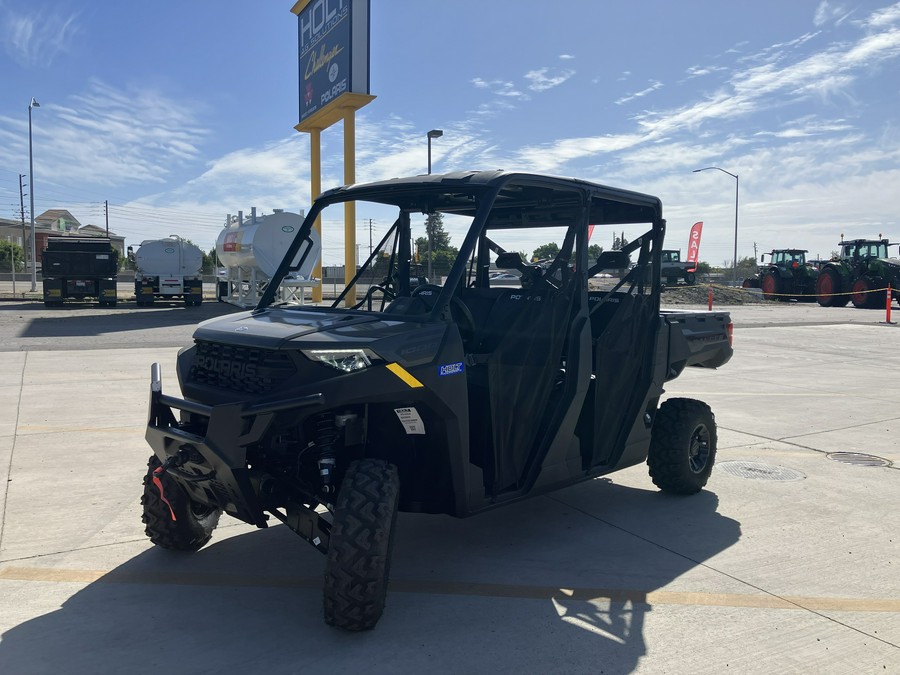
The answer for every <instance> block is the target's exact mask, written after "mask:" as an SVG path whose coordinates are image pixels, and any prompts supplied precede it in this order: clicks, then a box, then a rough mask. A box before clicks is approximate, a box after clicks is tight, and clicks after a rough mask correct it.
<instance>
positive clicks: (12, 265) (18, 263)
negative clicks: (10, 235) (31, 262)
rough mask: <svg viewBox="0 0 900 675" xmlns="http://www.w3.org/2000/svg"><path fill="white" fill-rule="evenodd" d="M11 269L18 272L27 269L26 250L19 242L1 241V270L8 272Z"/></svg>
mask: <svg viewBox="0 0 900 675" xmlns="http://www.w3.org/2000/svg"><path fill="white" fill-rule="evenodd" d="M11 269H15V270H16V272H21V271H22V270H23V269H25V251H24V250H23V249H22V247H21V246H19V245H18V244H13V243H12V242H10V241H0V272H3V273H6V272H9V271H10V270H11Z"/></svg>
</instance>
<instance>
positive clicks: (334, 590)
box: [324, 459, 400, 631]
mask: <svg viewBox="0 0 900 675" xmlns="http://www.w3.org/2000/svg"><path fill="white" fill-rule="evenodd" d="M399 497H400V476H399V474H398V472H397V467H396V466H394V465H393V464H390V463H388V462H386V461H384V460H380V459H361V460H358V461H355V462H353V463H352V464H350V466H349V468H348V469H347V473H346V475H345V476H344V480H343V481H342V482H341V487H340V490H339V492H338V496H337V503H336V505H335V509H334V524H333V525H332V528H331V540H330V543H329V545H328V558H327V561H326V563H325V595H324V609H325V622H326V623H327V624H328V625H330V626H335V627H337V628H343V629H344V630H349V631H362V630H371V629H372V628H374V627H375V624H376V623H378V619H380V618H381V614H382V613H383V612H384V603H385V598H386V596H387V586H388V577H389V572H390V565H391V552H392V550H393V546H394V530H395V525H396V522H397V506H398V503H399Z"/></svg>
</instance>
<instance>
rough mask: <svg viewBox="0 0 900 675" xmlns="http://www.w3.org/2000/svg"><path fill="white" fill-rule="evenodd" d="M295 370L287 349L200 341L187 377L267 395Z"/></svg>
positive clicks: (216, 385) (203, 383) (220, 386)
mask: <svg viewBox="0 0 900 675" xmlns="http://www.w3.org/2000/svg"><path fill="white" fill-rule="evenodd" d="M295 372H296V369H295V367H294V362H293V361H292V360H291V357H290V355H289V354H288V353H287V352H280V351H275V350H272V349H255V348H252V347H240V346H236V345H224V344H219V343H217V342H204V341H198V342H197V353H196V355H195V356H194V363H193V365H192V366H191V369H190V372H189V373H188V380H189V381H190V382H192V383H194V384H202V385H207V386H211V387H218V388H223V389H231V390H233V391H241V392H245V393H248V394H265V393H267V392H270V391H272V390H273V389H275V388H276V387H277V386H278V385H279V384H280V383H281V382H283V381H284V380H286V379H288V378H289V377H291V376H292V375H294V373H295Z"/></svg>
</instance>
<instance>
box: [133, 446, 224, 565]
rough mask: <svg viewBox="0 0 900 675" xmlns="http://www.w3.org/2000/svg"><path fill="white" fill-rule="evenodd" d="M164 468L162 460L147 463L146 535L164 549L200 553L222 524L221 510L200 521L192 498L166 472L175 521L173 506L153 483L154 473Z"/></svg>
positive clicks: (164, 478) (162, 478) (143, 502)
mask: <svg viewBox="0 0 900 675" xmlns="http://www.w3.org/2000/svg"><path fill="white" fill-rule="evenodd" d="M159 466H160V461H159V459H158V458H157V457H156V455H153V456H151V457H150V460H149V461H148V462H147V473H146V474H145V475H144V494H143V495H142V496H141V505H142V506H143V514H142V516H141V521H142V522H143V523H144V526H145V528H144V533H145V534H146V535H147V537H149V539H150V541H151V542H153V543H154V544H156V545H157V546H160V547H162V548H166V549H170V550H172V551H197V550H199V549H200V548H202V547H203V546H204V545H205V544H206V543H207V542H208V541H209V540H210V539H211V538H212V533H213V530H214V529H216V525H218V524H219V516H220V515H221V513H222V512H221V511H219V510H213V511H211V512H210V513H209V514H207V515H206V516H203V517H200V518H198V517H197V516H196V515H195V514H194V513H193V512H192V511H191V499H190V497H188V495H187V493H185V491H184V490H182V489H181V487H179V485H178V484H177V483H176V482H175V481H174V480H173V479H172V478H170V477H169V476H168V475H166V474H165V473H163V474H162V475H161V476H160V481H161V482H162V484H163V489H164V490H165V493H166V499H167V500H168V501H169V504H171V505H172V511H174V512H175V517H176V518H177V520H175V521H173V520H172V516H171V514H170V513H169V507H168V506H166V503H165V502H164V501H163V500H162V498H161V497H160V495H159V490H158V489H157V488H156V486H155V485H154V484H153V471H154V470H155V469H156V468H157V467H159Z"/></svg>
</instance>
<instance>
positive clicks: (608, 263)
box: [596, 251, 631, 270]
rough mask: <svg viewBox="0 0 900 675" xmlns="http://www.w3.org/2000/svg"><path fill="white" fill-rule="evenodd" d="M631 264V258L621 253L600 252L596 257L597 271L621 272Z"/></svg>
mask: <svg viewBox="0 0 900 675" xmlns="http://www.w3.org/2000/svg"><path fill="white" fill-rule="evenodd" d="M630 264H631V257H630V256H629V255H628V254H627V253H624V252H622V251H602V252H601V253H600V255H599V256H598V257H597V265H596V267H597V270H621V269H625V268H626V267H628V266H629V265H630Z"/></svg>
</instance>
